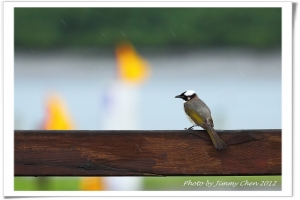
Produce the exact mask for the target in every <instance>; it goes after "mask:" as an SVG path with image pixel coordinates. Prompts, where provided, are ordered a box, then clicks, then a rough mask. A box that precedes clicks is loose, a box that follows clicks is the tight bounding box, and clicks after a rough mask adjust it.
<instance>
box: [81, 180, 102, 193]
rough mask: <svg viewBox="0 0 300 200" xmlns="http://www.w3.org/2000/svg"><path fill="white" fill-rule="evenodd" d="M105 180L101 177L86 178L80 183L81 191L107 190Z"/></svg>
mask: <svg viewBox="0 0 300 200" xmlns="http://www.w3.org/2000/svg"><path fill="white" fill-rule="evenodd" d="M104 185H105V184H104V183H103V179H102V178H99V177H84V178H82V179H81V181H80V190H105V186H104Z"/></svg>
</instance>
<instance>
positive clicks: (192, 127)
mask: <svg viewBox="0 0 300 200" xmlns="http://www.w3.org/2000/svg"><path fill="white" fill-rule="evenodd" d="M185 130H194V126H191V127H190V128H185Z"/></svg>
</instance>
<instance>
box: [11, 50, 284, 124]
mask: <svg viewBox="0 0 300 200" xmlns="http://www.w3.org/2000/svg"><path fill="white" fill-rule="evenodd" d="M138 50H139V49H138ZM140 53H141V55H142V56H143V57H144V58H145V59H146V60H147V61H148V62H149V63H150V65H151V67H152V76H151V79H150V80H149V81H148V82H146V83H145V84H144V85H143V86H141V87H140V94H141V99H140V105H139V110H140V128H141V129H144V130H158V129H162V130H174V129H179V130H180V129H184V128H185V127H189V126H190V122H189V121H188V120H187V119H186V117H185V114H184V111H183V105H182V104H183V101H182V100H180V99H175V98H174V97H175V95H178V94H180V93H182V92H184V91H185V90H187V89H193V90H195V91H196V92H197V93H198V96H199V97H200V98H201V99H202V100H203V101H204V102H206V104H207V105H208V106H209V107H210V109H211V111H212V116H213V119H214V123H215V128H216V129H273V128H276V129H277V128H281V53H280V51H267V52H262V51H253V50H243V49H220V50H218V49H209V50H197V51H195V50H194V51H192V50H190V51H183V50H182V51H177V52H176V51H173V52H167V51H166V52H159V53H154V52H148V51H144V50H141V51H140ZM14 69H15V91H14V94H15V97H14V100H15V102H14V103H15V110H14V113H15V129H36V128H37V127H38V126H39V125H40V124H41V122H42V120H43V118H44V115H45V108H44V107H45V97H46V96H47V95H48V94H49V93H50V92H51V91H54V92H58V93H59V94H61V95H62V97H63V98H64V100H65V101H66V103H67V105H68V108H69V110H70V112H71V115H72V116H73V118H74V120H75V123H76V124H77V128H78V129H83V130H85V129H102V125H101V122H102V120H103V119H104V118H105V117H106V116H105V112H104V94H105V91H106V90H107V88H108V87H109V86H110V85H111V84H112V83H113V82H114V80H115V73H116V72H115V57H114V52H113V51H107V52H106V51H77V52H74V51H67V50H66V51H63V50H59V51H53V52H39V51H35V50H23V51H17V52H16V53H15V68H14ZM116 123H117V122H116Z"/></svg>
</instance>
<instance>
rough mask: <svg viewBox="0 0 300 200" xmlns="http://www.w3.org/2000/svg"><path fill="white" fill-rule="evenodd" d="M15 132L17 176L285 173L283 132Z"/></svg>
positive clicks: (15, 166)
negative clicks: (217, 141) (215, 139)
mask: <svg viewBox="0 0 300 200" xmlns="http://www.w3.org/2000/svg"><path fill="white" fill-rule="evenodd" d="M217 133H218V134H219V135H220V137H221V138H222V139H223V140H224V142H225V143H226V144H227V148H226V149H224V150H217V149H215V148H214V146H213V144H212V142H211V140H210V138H209V136H208V134H207V132H206V131H202V130H178V131H177V130H168V131H163V130H161V131H127V130H124V131H79V130H74V131H73V130H72V131H52V130H51V131H45V130H26V131H24V130H15V137H14V138H15V143H14V162H15V163H14V168H15V169H14V170H15V176H175V175H180V176H191V175H192V176H194V175H195V176H206V175H218V176H222V175H281V130H224V131H218V130H217Z"/></svg>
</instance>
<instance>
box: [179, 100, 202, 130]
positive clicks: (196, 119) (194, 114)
mask: <svg viewBox="0 0 300 200" xmlns="http://www.w3.org/2000/svg"><path fill="white" fill-rule="evenodd" d="M184 111H185V112H186V114H187V115H188V116H189V117H190V118H191V119H192V120H193V121H194V122H195V123H196V124H197V125H198V126H201V127H202V128H204V129H206V119H204V118H203V117H202V116H201V115H200V114H198V113H197V111H195V110H194V109H192V108H190V107H189V106H184Z"/></svg>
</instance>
